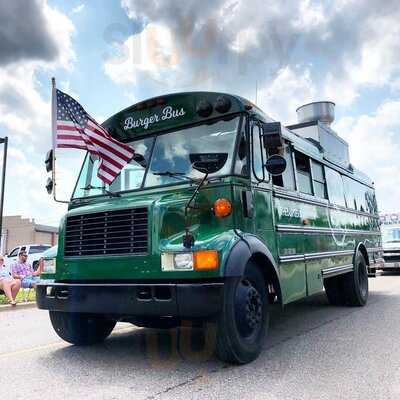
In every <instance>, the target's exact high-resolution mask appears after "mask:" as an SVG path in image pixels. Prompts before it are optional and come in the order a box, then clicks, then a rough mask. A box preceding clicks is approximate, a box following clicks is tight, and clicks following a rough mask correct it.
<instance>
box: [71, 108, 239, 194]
mask: <svg viewBox="0 0 400 400" xmlns="http://www.w3.org/2000/svg"><path fill="white" fill-rule="evenodd" d="M240 118H241V117H240V116H235V117H232V118H231V119H229V120H218V121H216V122H215V121H214V122H211V123H207V124H203V125H197V126H194V127H191V128H184V129H180V130H177V131H173V132H169V133H167V134H160V135H156V136H151V137H147V138H144V139H140V140H135V141H132V142H130V143H129V145H130V146H131V147H132V148H133V149H134V150H135V153H136V157H134V159H132V160H131V162H130V163H129V164H127V165H126V166H125V167H124V168H123V170H122V171H121V173H120V175H119V176H118V177H117V178H116V179H115V180H114V182H113V183H112V184H111V185H106V184H104V183H103V182H102V181H101V180H100V179H99V178H98V177H97V169H98V166H99V162H100V161H99V159H98V158H97V157H94V156H91V155H89V154H87V156H86V158H85V161H84V164H83V167H82V170H81V173H80V175H79V178H78V182H77V185H76V187H75V191H74V193H73V196H72V198H82V197H87V196H96V195H102V194H106V193H107V192H106V191H107V190H108V191H109V192H113V193H118V192H121V191H128V190H135V189H140V188H148V187H154V186H162V185H168V184H172V183H177V182H190V181H191V180H193V179H200V178H202V177H203V174H202V173H200V172H199V171H196V170H195V169H194V168H193V167H192V163H191V161H190V158H189V155H190V154H196V153H227V154H228V159H227V161H226V163H225V165H224V166H223V168H222V169H220V170H219V171H218V172H216V173H214V174H211V175H210V177H215V176H222V175H228V174H230V171H231V168H232V162H233V158H234V148H235V142H236V136H237V132H238V128H239V122H240Z"/></svg>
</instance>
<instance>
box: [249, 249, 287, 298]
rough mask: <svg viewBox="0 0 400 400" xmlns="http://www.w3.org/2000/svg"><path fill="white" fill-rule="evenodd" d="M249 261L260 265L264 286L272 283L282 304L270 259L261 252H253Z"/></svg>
mask: <svg viewBox="0 0 400 400" xmlns="http://www.w3.org/2000/svg"><path fill="white" fill-rule="evenodd" d="M250 261H252V262H254V263H255V264H257V265H258V266H259V267H260V270H261V272H262V274H263V276H264V280H265V284H266V286H269V285H272V286H273V288H274V292H275V294H276V295H277V297H278V301H279V303H280V304H281V305H282V304H283V303H282V292H281V286H280V283H279V278H278V275H277V274H276V271H275V268H274V266H273V265H272V263H271V261H270V260H269V259H268V258H267V257H266V256H265V255H264V254H262V253H255V254H253V255H252V256H251V258H250Z"/></svg>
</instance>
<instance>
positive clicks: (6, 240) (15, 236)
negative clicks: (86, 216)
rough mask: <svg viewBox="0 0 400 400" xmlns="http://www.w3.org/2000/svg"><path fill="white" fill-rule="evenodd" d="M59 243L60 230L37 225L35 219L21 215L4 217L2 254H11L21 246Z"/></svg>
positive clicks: (0, 246) (0, 249) (0, 248)
mask: <svg viewBox="0 0 400 400" xmlns="http://www.w3.org/2000/svg"><path fill="white" fill-rule="evenodd" d="M57 241H58V228H56V227H54V226H48V225H40V224H36V223H35V220H34V219H30V218H22V216H21V215H11V216H6V217H3V229H2V235H1V245H0V253H1V254H6V253H9V252H10V251H11V250H12V249H13V248H14V247H17V246H19V245H21V244H29V243H35V244H49V245H52V246H54V245H55V244H57Z"/></svg>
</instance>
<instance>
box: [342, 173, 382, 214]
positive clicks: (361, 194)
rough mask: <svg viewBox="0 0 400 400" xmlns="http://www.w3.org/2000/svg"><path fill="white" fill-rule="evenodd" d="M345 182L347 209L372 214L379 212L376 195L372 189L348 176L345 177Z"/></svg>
mask: <svg viewBox="0 0 400 400" xmlns="http://www.w3.org/2000/svg"><path fill="white" fill-rule="evenodd" d="M343 180H344V183H345V192H346V203H347V207H349V208H352V209H353V210H358V211H363V212H369V213H371V214H375V213H377V212H378V210H377V208H378V207H377V205H376V199H375V193H374V191H373V190H372V189H370V188H369V187H368V186H366V185H363V184H362V183H360V182H357V181H355V180H354V179H351V178H349V177H347V176H344V177H343Z"/></svg>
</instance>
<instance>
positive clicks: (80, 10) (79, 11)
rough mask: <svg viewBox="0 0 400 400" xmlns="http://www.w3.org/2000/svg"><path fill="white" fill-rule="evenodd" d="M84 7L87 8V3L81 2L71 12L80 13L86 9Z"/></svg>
mask: <svg viewBox="0 0 400 400" xmlns="http://www.w3.org/2000/svg"><path fill="white" fill-rule="evenodd" d="M84 8H85V4H83V3H82V4H79V5H78V6H76V7H74V8H73V9H72V11H71V12H72V14H79V13H81V12H82V11H83V10H84Z"/></svg>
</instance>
